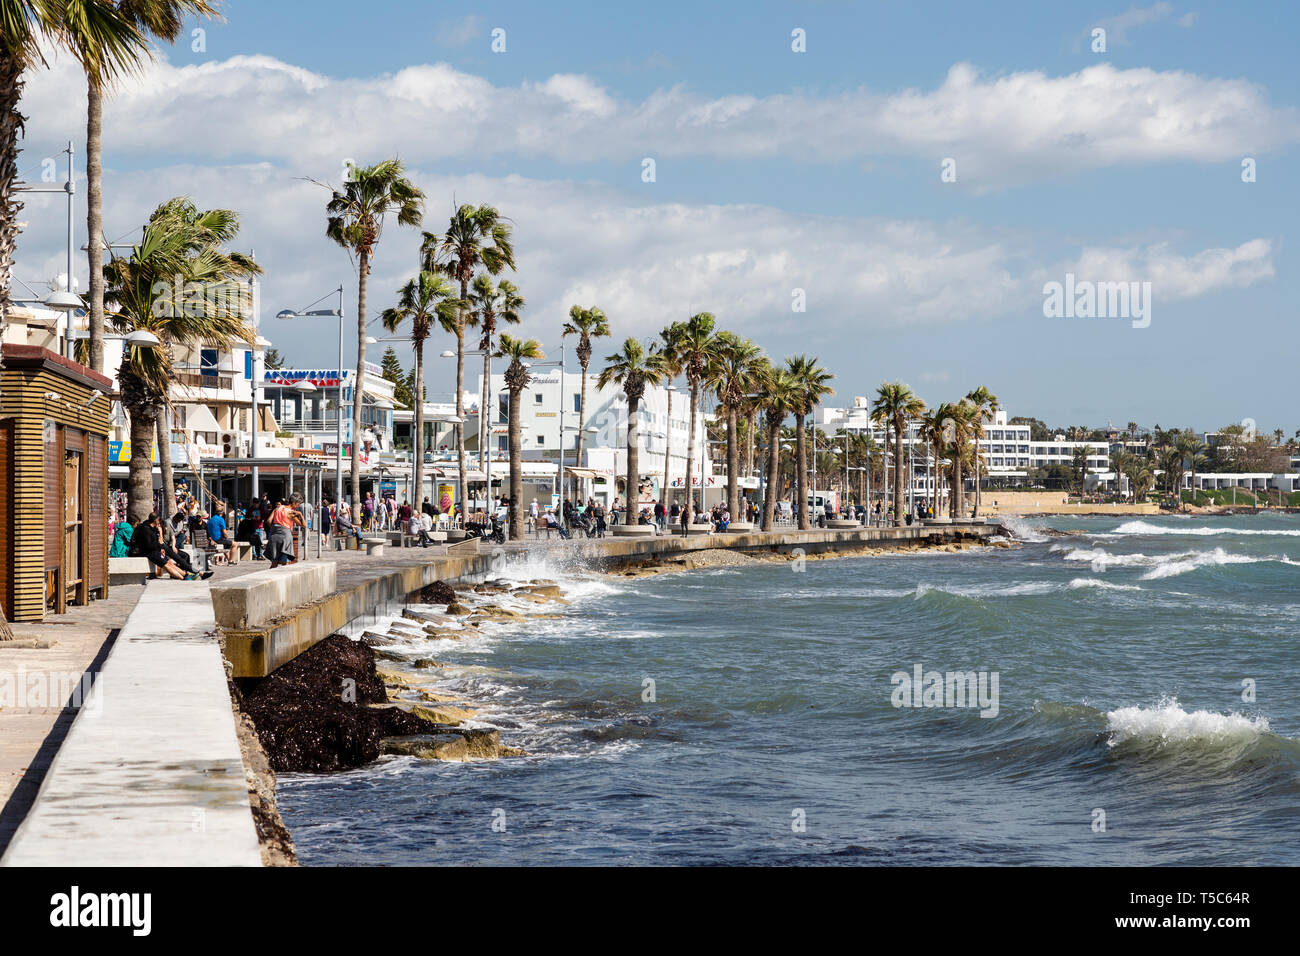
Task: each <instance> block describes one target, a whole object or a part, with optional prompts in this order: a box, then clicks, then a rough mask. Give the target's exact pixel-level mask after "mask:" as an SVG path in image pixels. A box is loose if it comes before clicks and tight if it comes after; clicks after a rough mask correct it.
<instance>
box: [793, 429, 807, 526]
mask: <svg viewBox="0 0 1300 956" xmlns="http://www.w3.org/2000/svg"><path fill="white" fill-rule="evenodd" d="M805 428H806V426H805V423H804V417H803V413H802V412H801V413H800V414H798V415H796V416H795V419H794V457H795V464H794V484H795V489H794V510H795V514H796V515H798V520H799V525H798V527H799V530H800V531H807V530H808V454H807V447H806V445H807V436H806V434H805Z"/></svg>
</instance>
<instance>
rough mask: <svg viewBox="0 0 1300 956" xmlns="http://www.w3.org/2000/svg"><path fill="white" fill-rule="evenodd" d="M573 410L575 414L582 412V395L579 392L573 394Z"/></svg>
mask: <svg viewBox="0 0 1300 956" xmlns="http://www.w3.org/2000/svg"><path fill="white" fill-rule="evenodd" d="M573 410H574V411H575V412H580V411H582V395H581V394H580V393H578V392H574V393H573Z"/></svg>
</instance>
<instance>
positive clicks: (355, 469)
mask: <svg viewBox="0 0 1300 956" xmlns="http://www.w3.org/2000/svg"><path fill="white" fill-rule="evenodd" d="M358 265H359V268H358V269H357V276H358V281H357V378H356V381H355V382H353V384H352V521H353V523H354V524H355V525H357V527H360V526H361V405H362V402H364V401H365V394H366V393H365V388H366V278H367V275H366V274H367V273H368V272H369V271H370V256H369V255H368V254H367V253H366V252H365V251H364V250H363V251H362V253H361V256H360V259H359V261H358Z"/></svg>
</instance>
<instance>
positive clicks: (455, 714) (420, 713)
mask: <svg viewBox="0 0 1300 956" xmlns="http://www.w3.org/2000/svg"><path fill="white" fill-rule="evenodd" d="M411 713H412V714H414V715H415V716H416V717H419V718H421V719H422V720H427V721H428V722H429V723H431V724H440V725H443V726H447V727H456V726H458V725H460V724H463V723H464V722H465V721H467V720H470V719H472V718H473V717H474V711H472V710H465V709H464V708H462V707H447V706H442V707H426V706H424V704H413V705H412V706H411Z"/></svg>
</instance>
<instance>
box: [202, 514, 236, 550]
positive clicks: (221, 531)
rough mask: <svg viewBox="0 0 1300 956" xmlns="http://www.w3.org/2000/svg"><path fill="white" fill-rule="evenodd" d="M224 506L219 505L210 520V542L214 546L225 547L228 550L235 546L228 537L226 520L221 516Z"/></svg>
mask: <svg viewBox="0 0 1300 956" xmlns="http://www.w3.org/2000/svg"><path fill="white" fill-rule="evenodd" d="M222 507H223V506H222V505H217V506H216V507H214V508H213V509H212V516H211V517H210V518H208V540H209V541H211V542H212V543H213V544H220V545H224V546H226V547H227V548H228V547H230V546H231V545H232V544H234V542H233V541H231V540H230V539H229V538H227V537H226V519H225V518H223V517H222V516H221V509H222Z"/></svg>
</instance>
